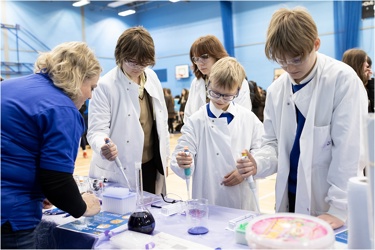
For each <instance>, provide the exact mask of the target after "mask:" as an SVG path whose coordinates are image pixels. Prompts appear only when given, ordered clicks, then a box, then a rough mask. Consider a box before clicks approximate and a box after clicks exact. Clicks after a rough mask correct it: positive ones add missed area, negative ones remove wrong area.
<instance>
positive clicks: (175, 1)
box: [169, 0, 180, 3]
mask: <svg viewBox="0 0 375 250" xmlns="http://www.w3.org/2000/svg"><path fill="white" fill-rule="evenodd" d="M179 1H180V0H169V2H172V3H177V2H179Z"/></svg>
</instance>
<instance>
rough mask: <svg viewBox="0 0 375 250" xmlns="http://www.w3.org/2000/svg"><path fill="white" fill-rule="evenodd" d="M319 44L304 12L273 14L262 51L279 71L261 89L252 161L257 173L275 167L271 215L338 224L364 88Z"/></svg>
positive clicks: (356, 160)
mask: <svg viewBox="0 0 375 250" xmlns="http://www.w3.org/2000/svg"><path fill="white" fill-rule="evenodd" d="M319 47H320V39H319V37H318V31H317V27H316V24H315V22H314V20H313V19H312V17H311V15H310V14H309V13H308V12H307V11H306V10H304V9H302V8H296V9H293V10H289V9H280V10H278V11H276V12H275V13H274V14H273V16H272V19H271V22H270V25H269V28H268V32H267V40H266V45H265V52H266V56H267V57H268V58H269V59H271V60H273V61H275V62H277V63H278V64H280V66H281V67H282V68H283V69H284V70H285V71H286V73H284V74H282V75H281V76H280V77H279V78H278V79H277V80H275V81H274V82H273V83H272V84H271V86H270V87H269V88H268V89H267V99H266V105H265V109H264V131H265V134H264V136H263V139H262V148H261V149H260V150H259V151H257V152H256V153H255V154H254V159H255V160H254V161H253V164H254V165H257V174H256V176H258V177H265V176H267V175H270V174H273V173H276V172H277V179H276V212H296V213H303V214H309V215H313V216H318V217H319V218H321V219H323V220H325V221H326V222H328V223H329V224H330V225H331V226H332V228H338V227H340V226H342V225H343V224H344V222H345V220H346V217H347V183H348V180H349V178H350V177H353V176H356V175H357V173H361V172H362V171H361V170H362V169H363V168H362V169H361V166H360V165H361V164H360V162H361V150H362V147H363V144H362V143H363V141H362V137H361V135H360V133H361V130H362V129H361V126H362V119H363V116H364V115H365V114H366V112H367V100H366V99H367V98H362V99H361V96H362V93H363V92H364V87H363V84H362V83H361V81H360V80H359V78H358V76H357V75H356V73H355V72H354V71H353V70H352V69H351V68H350V67H349V66H348V65H346V64H344V63H342V62H340V61H337V60H335V59H333V58H330V57H328V56H325V55H323V54H320V53H318V52H317V51H318V49H319ZM239 169H241V170H243V171H242V172H246V169H247V168H246V167H242V166H241V165H239ZM244 177H246V175H245V176H244Z"/></svg>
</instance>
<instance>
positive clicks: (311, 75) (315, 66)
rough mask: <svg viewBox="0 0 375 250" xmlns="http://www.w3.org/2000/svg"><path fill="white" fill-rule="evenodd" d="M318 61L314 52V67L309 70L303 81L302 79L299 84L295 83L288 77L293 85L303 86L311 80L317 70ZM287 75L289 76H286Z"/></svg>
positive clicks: (317, 56)
mask: <svg viewBox="0 0 375 250" xmlns="http://www.w3.org/2000/svg"><path fill="white" fill-rule="evenodd" d="M318 60H319V55H318V52H316V62H315V65H314V68H313V69H312V70H311V72H310V74H308V75H307V76H306V77H305V78H304V79H302V81H301V83H299V84H298V83H296V82H295V81H294V79H293V78H292V77H289V78H290V79H291V80H292V84H293V85H303V84H305V83H308V82H310V81H311V79H313V78H314V77H315V75H316V72H317V69H318ZM288 75H289V74H288Z"/></svg>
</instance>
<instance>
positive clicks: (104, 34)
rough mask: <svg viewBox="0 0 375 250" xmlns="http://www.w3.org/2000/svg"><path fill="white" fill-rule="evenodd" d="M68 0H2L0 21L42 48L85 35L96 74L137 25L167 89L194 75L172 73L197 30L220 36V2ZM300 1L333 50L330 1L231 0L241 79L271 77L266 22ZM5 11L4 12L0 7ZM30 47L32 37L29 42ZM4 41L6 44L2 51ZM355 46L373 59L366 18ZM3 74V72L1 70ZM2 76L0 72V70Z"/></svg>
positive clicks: (177, 88)
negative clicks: (126, 7)
mask: <svg viewBox="0 0 375 250" xmlns="http://www.w3.org/2000/svg"><path fill="white" fill-rule="evenodd" d="M71 3H72V2H63V1H61V2H33V1H5V2H4V1H2V3H1V7H2V17H1V19H2V20H1V22H2V23H6V24H19V25H20V26H21V27H22V28H25V29H27V30H28V31H30V32H31V33H32V34H34V35H35V36H36V37H37V38H39V39H40V40H41V41H43V43H45V44H46V45H47V46H49V47H50V48H52V47H54V46H56V45H57V44H59V43H61V42H65V41H73V40H78V41H86V42H87V43H88V44H89V46H90V47H91V48H93V49H94V50H95V52H96V55H97V57H98V58H99V60H100V62H101V65H102V67H103V74H104V73H106V72H108V71H109V70H110V69H111V68H113V67H114V66H115V61H114V56H113V53H114V48H115V45H116V42H117V38H118V37H119V35H120V34H121V33H122V32H123V31H124V30H125V29H127V28H129V27H132V26H135V25H142V26H144V27H145V28H147V29H148V30H149V31H150V33H151V35H152V37H153V38H154V42H155V47H156V57H157V60H156V64H155V66H154V69H167V81H166V82H162V85H163V87H166V88H170V89H171V90H172V94H173V95H178V94H180V93H181V90H182V88H189V87H190V83H191V81H192V79H193V78H194V76H193V75H192V73H190V75H191V76H190V78H188V79H180V80H177V79H176V78H175V66H176V65H183V64H189V65H190V60H189V50H190V46H191V44H192V43H193V42H194V40H195V39H196V38H198V37H199V36H204V35H207V34H212V35H215V36H217V37H218V38H219V39H220V40H221V41H222V42H223V31H222V24H221V10H220V2H218V1H190V2H184V1H181V2H177V3H174V4H173V3H169V2H166V1H164V2H154V3H152V4H148V5H145V7H144V8H143V10H142V11H140V12H139V13H137V14H135V15H131V16H127V17H120V16H118V15H117V12H115V11H113V10H109V9H107V8H103V6H105V5H106V3H105V2H104V3H103V2H93V1H92V3H91V4H90V5H86V6H85V7H82V11H81V8H75V7H73V6H72V5H71ZM294 6H304V7H306V8H307V9H308V10H309V12H310V13H311V15H312V16H313V18H314V19H315V21H316V23H317V26H318V31H319V36H320V38H321V47H320V50H319V51H320V52H321V53H324V54H327V55H329V56H332V57H334V52H335V44H334V20H333V1H304V2H295V1H235V2H233V3H232V9H233V31H234V45H235V56H236V58H237V59H238V60H239V61H240V62H241V63H242V65H243V66H244V67H245V70H246V73H247V76H248V78H249V79H251V80H254V81H256V82H257V83H258V85H260V86H262V87H263V88H266V87H268V86H269V85H270V83H271V82H272V79H273V72H274V69H275V68H279V67H278V65H277V64H275V63H272V62H269V61H268V60H267V58H266V56H265V54H264V42H265V36H266V30H267V26H268V23H269V21H270V19H271V16H272V14H273V12H274V11H275V10H276V9H278V8H280V7H294ZM3 13H5V14H3ZM1 39H2V40H1V42H2V48H1V49H2V51H1V52H2V53H1V60H2V61H15V58H16V57H15V56H16V53H15V38H14V35H11V34H6V32H5V31H4V30H2V36H1ZM28 42H30V43H31V44H33V45H34V46H36V47H37V46H38V45H37V44H36V43H34V42H32V41H29V40H28ZM4 48H9V49H7V50H6V51H4ZM360 48H362V49H363V50H365V51H366V52H367V53H368V54H369V55H370V57H371V58H372V59H373V60H375V54H374V18H370V19H366V20H363V21H362V22H361V31H360ZM20 50H21V53H20V61H22V62H34V61H35V59H36V57H37V55H36V54H35V53H32V52H31V51H30V49H29V48H27V47H26V46H25V45H24V44H20ZM5 52H7V53H5ZM3 77H4V76H3ZM5 77H6V78H7V76H5Z"/></svg>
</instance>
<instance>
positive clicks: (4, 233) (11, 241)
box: [1, 222, 35, 249]
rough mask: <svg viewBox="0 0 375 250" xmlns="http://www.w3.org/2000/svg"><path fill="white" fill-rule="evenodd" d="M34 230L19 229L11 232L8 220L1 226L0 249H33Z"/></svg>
mask: <svg viewBox="0 0 375 250" xmlns="http://www.w3.org/2000/svg"><path fill="white" fill-rule="evenodd" d="M34 230H35V229H29V230H21V231H16V232H13V231H12V228H11V226H10V224H9V222H6V223H4V224H3V225H2V226H1V248H2V249H6V248H7V249H35V238H34Z"/></svg>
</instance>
